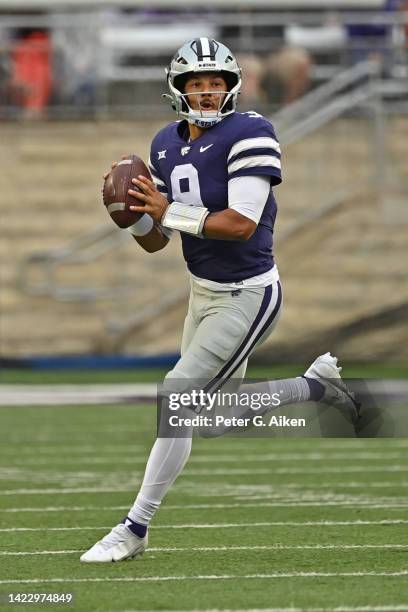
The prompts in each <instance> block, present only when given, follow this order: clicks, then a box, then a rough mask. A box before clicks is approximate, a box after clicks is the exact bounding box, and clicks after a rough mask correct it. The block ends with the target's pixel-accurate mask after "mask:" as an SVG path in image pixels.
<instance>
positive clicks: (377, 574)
mask: <svg viewBox="0 0 408 612" xmlns="http://www.w3.org/2000/svg"><path fill="white" fill-rule="evenodd" d="M406 576H408V570H404V571H401V572H277V573H270V574H244V575H235V574H224V575H216V574H215V575H211V574H210V575H203V576H200V575H199V576H123V577H121V578H118V577H116V576H112V577H109V576H104V577H101V578H30V579H28V580H0V584H56V583H82V582H84V583H87V582H133V583H135V582H164V581H179V580H180V581H183V580H272V579H275V578H276V579H279V578H362V577H374V578H379V577H384V578H403V577H406Z"/></svg>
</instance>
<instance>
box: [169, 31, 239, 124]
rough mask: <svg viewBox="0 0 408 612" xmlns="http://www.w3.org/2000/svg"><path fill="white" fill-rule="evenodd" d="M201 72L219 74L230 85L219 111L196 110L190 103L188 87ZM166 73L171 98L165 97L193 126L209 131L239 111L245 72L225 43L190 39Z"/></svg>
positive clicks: (207, 39)
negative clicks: (238, 102) (239, 94)
mask: <svg viewBox="0 0 408 612" xmlns="http://www.w3.org/2000/svg"><path fill="white" fill-rule="evenodd" d="M198 72H219V73H220V76H222V77H223V78H224V80H225V81H226V83H227V87H228V91H226V92H220V93H225V98H224V99H223V100H222V104H220V105H219V108H218V109H217V110H216V111H214V110H211V111H208V110H207V111H206V110H204V109H200V110H193V109H192V108H191V107H190V106H189V104H188V101H187V96H186V95H185V94H184V85H185V83H186V81H187V79H188V78H189V77H190V76H191V74H192V73H198ZM166 74H167V84H168V87H169V91H170V95H169V94H164V97H166V98H169V99H170V100H171V104H172V107H173V109H174V110H175V111H176V113H177V114H178V115H179V116H180V117H183V118H184V119H187V121H188V122H189V123H193V124H194V125H197V126H198V127H201V128H209V127H212V126H213V125H215V124H217V123H219V122H220V121H221V120H222V119H223V118H224V117H226V116H227V115H230V114H231V113H233V112H234V111H235V108H236V105H237V97H238V93H239V90H240V88H241V69H240V67H239V66H238V63H237V60H236V59H235V57H234V55H233V54H232V53H231V51H230V50H229V49H228V47H226V46H225V45H223V44H222V43H220V42H217V41H216V40H214V39H212V38H195V39H193V40H190V41H189V42H187V43H186V44H184V45H183V46H182V47H180V49H179V50H178V51H177V53H176V54H175V56H174V57H173V59H172V60H171V62H170V66H169V67H168V68H166ZM203 93H205V92H200V95H201V94H203ZM212 93H213V92H212Z"/></svg>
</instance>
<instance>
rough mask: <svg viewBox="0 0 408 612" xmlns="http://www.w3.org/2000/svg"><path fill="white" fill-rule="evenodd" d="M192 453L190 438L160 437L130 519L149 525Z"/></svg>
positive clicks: (155, 445)
mask: <svg viewBox="0 0 408 612" xmlns="http://www.w3.org/2000/svg"><path fill="white" fill-rule="evenodd" d="M190 451H191V436H190V437H185V438H157V440H156V442H155V443H154V445H153V448H152V450H151V452H150V456H149V460H148V462H147V465H146V471H145V475H144V478H143V483H142V486H141V488H140V491H139V494H138V496H137V497H136V499H135V502H134V504H133V506H132V508H131V509H130V511H129V512H128V517H129V518H130V519H131V520H132V521H134V522H135V523H140V524H142V525H148V524H149V522H150V521H151V519H152V518H153V516H154V513H155V512H156V510H157V509H158V507H159V506H160V503H161V501H162V499H163V497H164V496H165V495H166V493H167V491H168V490H169V488H170V487H171V485H172V484H173V482H174V481H175V480H176V478H177V476H178V475H179V474H180V472H181V471H182V469H183V468H184V466H185V464H186V462H187V459H188V457H189V455H190Z"/></svg>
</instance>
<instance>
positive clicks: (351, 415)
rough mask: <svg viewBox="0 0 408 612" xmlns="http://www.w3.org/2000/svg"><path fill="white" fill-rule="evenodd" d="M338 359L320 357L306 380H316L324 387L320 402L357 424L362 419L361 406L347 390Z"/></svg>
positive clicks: (306, 376)
mask: <svg viewBox="0 0 408 612" xmlns="http://www.w3.org/2000/svg"><path fill="white" fill-rule="evenodd" d="M340 372H341V368H340V367H339V366H338V365H337V357H333V356H332V355H330V353H325V354H324V355H320V356H319V357H317V359H315V360H314V362H313V363H312V365H311V366H310V367H309V368H308V369H307V370H306V372H305V373H304V376H305V378H316V379H317V380H318V381H319V382H320V383H321V384H322V385H323V387H324V395H323V397H322V399H321V400H320V401H322V402H324V403H325V404H329V405H331V406H335V407H336V408H338V409H339V410H340V411H341V413H342V414H343V415H344V416H345V417H346V419H347V420H348V421H350V422H351V423H353V424H355V423H356V422H357V421H358V419H359V418H360V404H359V402H357V401H356V399H355V397H354V394H353V393H351V391H349V390H348V389H347V386H346V385H345V384H344V382H343V381H342V378H341V376H340Z"/></svg>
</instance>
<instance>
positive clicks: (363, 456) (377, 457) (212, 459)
mask: <svg viewBox="0 0 408 612" xmlns="http://www.w3.org/2000/svg"><path fill="white" fill-rule="evenodd" d="M56 452H57V451H56ZM58 455H60V453H58ZM405 457H406V453H404V452H403V451H402V452H401V453H341V454H338V453H337V454H336V453H333V454H329V453H267V454H263V455H262V462H263V463H264V462H266V461H322V460H324V461H383V460H395V459H405ZM147 459H148V453H147V452H146V454H143V455H142V454H140V455H135V454H133V455H132V456H131V457H124V456H123V455H117V456H113V457H112V456H109V457H107V456H92V457H86V458H84V457H64V458H61V457H60V456H58V457H56V458H55V459H53V460H52V462H53V464H61V465H78V464H79V465H84V464H89V465H104V464H105V463H107V464H111V463H112V461H114V462H115V463H117V464H126V465H134V464H137V463H146V461H147ZM239 460H240V462H248V463H252V462H254V463H259V461H260V456H259V455H256V454H248V455H243V454H240V455H239ZM49 462H50V459H49V457H40V458H38V455H33V456H27V457H26V456H24V458H21V457H17V458H14V461H13V465H14V464H15V465H19V466H20V465H22V466H24V465H49ZM236 462H237V456H236V455H235V454H234V453H230V454H228V455H225V454H224V455H206V456H202V457H190V459H189V460H188V463H189V464H190V463H236Z"/></svg>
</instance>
